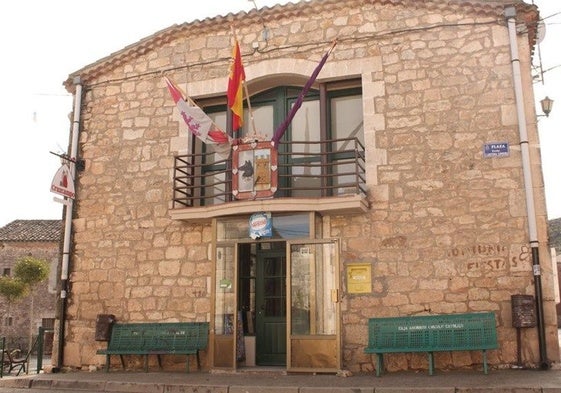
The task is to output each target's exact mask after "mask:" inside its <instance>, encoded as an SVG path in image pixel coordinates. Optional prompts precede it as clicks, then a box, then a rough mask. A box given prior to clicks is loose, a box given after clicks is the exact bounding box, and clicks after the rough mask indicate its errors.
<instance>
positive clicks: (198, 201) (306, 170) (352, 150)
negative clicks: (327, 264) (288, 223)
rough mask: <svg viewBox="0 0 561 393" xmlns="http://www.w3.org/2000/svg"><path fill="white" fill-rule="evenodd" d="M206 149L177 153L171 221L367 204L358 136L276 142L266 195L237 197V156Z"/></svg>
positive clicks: (330, 210)
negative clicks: (272, 173) (268, 192)
mask: <svg viewBox="0 0 561 393" xmlns="http://www.w3.org/2000/svg"><path fill="white" fill-rule="evenodd" d="M242 146H247V145H242ZM209 150H212V151H209V152H205V153H200V154H190V155H181V156H176V157H175V166H174V179H173V208H172V210H171V217H172V219H175V220H189V221H193V220H200V219H209V218H213V217H224V216H232V215H240V214H250V213H254V212H257V211H267V212H297V211H313V212H317V213H320V214H349V213H353V214H355V213H363V212H365V211H367V210H368V208H369V205H368V200H367V198H366V195H367V190H366V177H365V151H364V146H363V145H362V143H361V142H360V141H359V140H358V139H357V138H346V139H337V140H326V141H320V142H295V141H293V142H287V143H281V144H279V146H278V149H277V152H274V153H275V154H278V157H276V158H275V164H276V165H273V166H272V167H273V168H275V170H274V172H276V173H274V176H276V178H275V184H274V185H275V187H273V188H272V191H271V195H270V197H266V198H251V197H249V198H247V197H245V198H244V199H242V198H240V195H241V194H237V193H236V192H234V190H237V188H236V187H237V181H236V179H234V176H236V175H234V174H233V173H237V171H233V170H232V168H233V167H234V168H235V167H236V165H237V163H236V155H235V154H229V155H228V157H227V158H221V157H220V155H219V154H217V153H216V152H215V151H214V150H213V149H212V148H210V149H209Z"/></svg>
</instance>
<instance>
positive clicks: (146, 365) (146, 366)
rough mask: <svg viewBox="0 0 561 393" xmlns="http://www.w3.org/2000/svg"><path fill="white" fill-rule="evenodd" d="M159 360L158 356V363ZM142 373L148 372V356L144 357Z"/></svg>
mask: <svg viewBox="0 0 561 393" xmlns="http://www.w3.org/2000/svg"><path fill="white" fill-rule="evenodd" d="M159 360H160V355H158V362H159ZM144 372H145V373H147V372H148V355H144Z"/></svg>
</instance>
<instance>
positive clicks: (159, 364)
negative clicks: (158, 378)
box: [156, 354, 163, 370]
mask: <svg viewBox="0 0 561 393" xmlns="http://www.w3.org/2000/svg"><path fill="white" fill-rule="evenodd" d="M156 356H157V357H158V367H160V370H162V369H163V367H162V356H161V355H160V354H157V355H156Z"/></svg>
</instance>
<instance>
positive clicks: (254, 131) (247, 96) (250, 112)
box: [242, 81, 257, 135]
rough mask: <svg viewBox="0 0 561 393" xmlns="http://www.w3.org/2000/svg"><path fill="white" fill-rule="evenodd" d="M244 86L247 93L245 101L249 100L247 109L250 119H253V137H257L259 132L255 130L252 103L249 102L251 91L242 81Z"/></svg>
mask: <svg viewBox="0 0 561 393" xmlns="http://www.w3.org/2000/svg"><path fill="white" fill-rule="evenodd" d="M242 84H243V87H244V91H245V99H246V100H247V109H248V110H249V118H250V119H251V127H252V128H253V135H257V130H256V129H255V118H254V117H253V110H252V109H251V102H250V101H249V91H248V90H247V85H246V84H245V81H242Z"/></svg>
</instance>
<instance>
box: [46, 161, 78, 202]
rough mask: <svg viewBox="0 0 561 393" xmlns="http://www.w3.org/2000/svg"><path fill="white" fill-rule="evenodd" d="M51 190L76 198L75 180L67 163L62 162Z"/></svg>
mask: <svg viewBox="0 0 561 393" xmlns="http://www.w3.org/2000/svg"><path fill="white" fill-rule="evenodd" d="M51 191H52V192H54V193H55V194H59V195H62V196H65V197H68V198H72V199H74V195H75V192H74V181H73V180H72V177H71V176H70V168H69V167H68V165H66V164H62V165H61V167H60V168H59V169H58V171H57V172H56V173H55V176H54V178H53V181H52V183H51Z"/></svg>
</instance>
